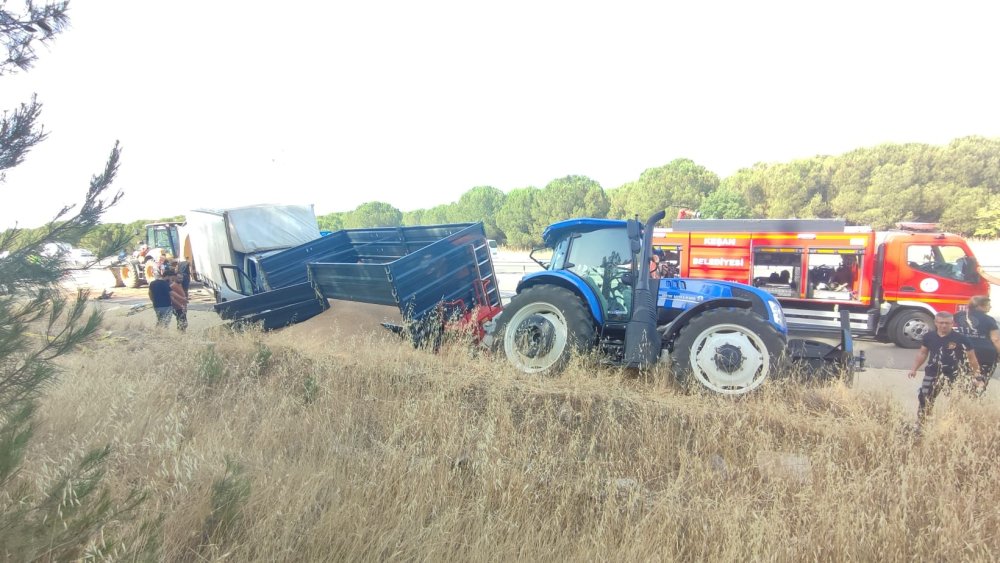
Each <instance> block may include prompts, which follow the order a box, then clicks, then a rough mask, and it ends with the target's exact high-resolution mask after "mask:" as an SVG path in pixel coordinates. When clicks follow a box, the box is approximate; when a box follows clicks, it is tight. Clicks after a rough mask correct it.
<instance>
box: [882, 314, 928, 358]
mask: <svg viewBox="0 0 1000 563" xmlns="http://www.w3.org/2000/svg"><path fill="white" fill-rule="evenodd" d="M933 327H934V317H932V316H931V315H930V313H928V312H926V311H921V310H919V309H906V310H903V311H900V312H899V313H897V314H896V316H895V317H893V318H892V320H891V321H889V326H888V327H887V332H888V333H889V338H890V339H892V341H893V342H895V343H896V346H899V347H900V348H909V349H911V350H912V349H914V348H920V345H921V344H923V341H924V335H925V334H927V333H928V332H929V331H930V330H931V329H932V328H933Z"/></svg>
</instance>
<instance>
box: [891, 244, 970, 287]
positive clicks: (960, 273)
mask: <svg viewBox="0 0 1000 563" xmlns="http://www.w3.org/2000/svg"><path fill="white" fill-rule="evenodd" d="M906 262H907V265H908V266H909V267H911V268H913V269H914V270H919V271H921V272H926V273H928V274H934V275H937V276H941V277H943V278H951V279H953V280H959V281H970V282H978V281H979V276H978V274H977V273H976V272H975V270H974V269H973V268H970V265H971V264H972V262H971V261H970V258H969V256H968V255H967V254H966V253H965V249H963V248H961V247H959V246H931V245H926V244H913V245H910V246H909V247H907V249H906Z"/></svg>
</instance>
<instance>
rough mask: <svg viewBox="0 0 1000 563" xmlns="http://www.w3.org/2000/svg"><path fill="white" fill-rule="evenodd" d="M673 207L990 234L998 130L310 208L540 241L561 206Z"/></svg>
mask: <svg viewBox="0 0 1000 563" xmlns="http://www.w3.org/2000/svg"><path fill="white" fill-rule="evenodd" d="M680 208H690V209H697V210H699V211H700V212H701V214H702V217H706V218H719V219H741V218H761V219H763V218H791V217H797V218H833V217H840V218H844V219H846V220H847V221H848V222H849V223H850V224H854V225H871V226H872V227H874V228H876V229H880V230H881V229H889V228H892V227H893V226H894V225H895V224H896V223H899V222H904V221H919V222H930V223H939V224H940V225H941V228H942V229H945V230H948V231H951V232H955V233H959V234H962V235H965V236H976V237H987V238H996V237H997V236H1000V139H994V138H984V137H964V138H960V139H956V140H954V141H952V142H951V143H949V144H948V145H945V146H935V145H927V144H919V143H909V144H883V145H878V146H875V147H870V148H860V149H856V150H853V151H851V152H848V153H845V154H842V155H840V156H815V157H813V158H808V159H801V160H793V161H791V162H786V163H758V164H755V165H754V166H752V167H750V168H744V169H741V170H739V171H737V172H736V173H734V174H733V175H731V176H729V177H727V178H725V179H720V178H719V176H718V175H717V174H716V173H714V172H712V171H710V170H708V169H707V168H705V167H704V166H701V165H699V164H697V163H695V162H693V161H691V160H689V159H683V158H682V159H677V160H674V161H672V162H670V163H668V164H666V165H664V166H660V167H657V168H650V169H648V170H646V171H644V172H643V173H642V174H640V176H639V178H638V179H636V180H635V181H632V182H629V183H626V184H624V185H622V186H619V187H617V188H613V189H608V190H605V189H604V188H603V187H602V186H601V185H600V184H599V183H598V182H596V181H594V180H592V179H590V178H588V177H586V176H566V177H564V178H558V179H556V180H553V181H551V182H549V183H548V184H547V185H546V186H545V187H543V188H537V187H525V188H518V189H514V190H511V191H509V192H507V193H504V192H503V191H501V190H499V189H497V188H495V187H492V186H477V187H474V188H472V189H470V190H469V191H467V192H465V193H464V194H462V196H461V197H460V198H459V199H458V201H456V202H453V203H449V204H442V205H437V206H435V207H431V208H429V209H417V210H414V211H407V212H402V211H400V210H399V209H397V208H395V207H393V206H392V205H391V204H389V203H385V202H378V201H374V202H369V203H365V204H362V205H360V206H358V207H357V208H356V209H354V210H353V211H347V212H341V213H330V214H327V215H322V216H320V217H319V221H320V225H321V227H322V228H324V229H329V230H336V229H341V228H354V227H372V226H401V225H402V226H409V225H430V224H436V223H459V222H467V221H482V222H483V223H484V225H485V227H486V233H487V236H488V237H490V238H494V239H497V240H498V241H501V242H504V243H506V244H508V245H511V246H517V247H530V246H534V245H537V244H539V243H540V242H541V233H542V230H543V229H544V228H545V226H546V225H549V224H551V223H554V222H556V221H560V220H563V219H567V218H571V217H598V218H604V217H607V218H617V219H622V218H628V217H634V216H639V217H640V218H643V219H644V218H646V217H648V216H650V215H652V214H653V213H655V212H656V211H658V210H660V209H667V211H668V213H667V217H668V221H669V219H670V218H671V217H675V216H676V212H677V211H678V210H679V209H680Z"/></svg>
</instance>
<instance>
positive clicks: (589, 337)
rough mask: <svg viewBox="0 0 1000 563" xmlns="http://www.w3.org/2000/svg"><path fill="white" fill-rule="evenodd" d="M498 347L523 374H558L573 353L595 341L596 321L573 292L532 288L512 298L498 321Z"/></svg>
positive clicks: (585, 348) (542, 287) (581, 350)
mask: <svg viewBox="0 0 1000 563" xmlns="http://www.w3.org/2000/svg"><path fill="white" fill-rule="evenodd" d="M495 333H496V334H497V336H498V338H497V341H496V342H497V346H498V347H499V348H500V349H501V350H503V354H504V355H505V356H506V357H507V360H508V361H509V362H510V363H511V364H512V365H513V366H514V367H516V368H517V369H518V370H519V371H521V372H523V373H531V374H540V375H556V374H558V373H559V372H561V371H562V370H563V369H565V367H566V364H568V363H569V360H570V357H571V356H572V355H573V353H581V352H586V351H588V350H589V349H590V348H591V346H592V345H593V343H594V339H595V332H594V320H593V319H592V318H591V315H590V312H589V311H588V310H587V308H586V307H585V306H584V304H583V303H582V302H581V301H580V298H579V297H577V296H576V294H574V293H573V292H571V291H569V290H567V289H563V288H561V287H555V286H549V285H539V286H535V287H529V288H528V289H525V290H524V291H522V292H521V293H519V294H517V295H516V296H514V298H513V299H511V301H510V304H509V305H507V306H506V307H504V310H503V313H502V314H501V315H500V318H499V320H498V323H497V328H496V331H495Z"/></svg>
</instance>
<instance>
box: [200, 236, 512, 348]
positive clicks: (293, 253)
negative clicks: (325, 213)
mask: <svg viewBox="0 0 1000 563" xmlns="http://www.w3.org/2000/svg"><path fill="white" fill-rule="evenodd" d="M253 264H254V272H255V274H254V277H253V279H251V277H250V276H248V275H247V276H244V278H243V279H245V280H247V281H248V283H247V284H246V285H245V286H244V289H245V293H244V296H242V297H240V298H237V299H230V300H227V301H224V302H220V303H218V304H217V305H216V306H215V310H216V312H218V313H219V315H220V316H222V317H223V318H224V319H227V320H231V321H235V322H241V323H260V324H262V325H263V327H264V329H266V330H267V329H273V328H279V327H282V326H286V325H288V324H291V323H294V322H301V321H303V320H306V319H308V318H311V317H313V316H315V315H317V314H319V313H321V312H323V311H324V310H326V309H327V308H328V307H329V302H328V300H329V299H340V300H348V301H358V302H363V303H372V304H377V305H391V306H395V307H397V308H398V309H399V311H400V313H401V315H402V317H403V319H405V320H406V321H407V328H408V329H410V330H411V331H413V334H412V335H413V336H414V337H415V338H416V340H417V341H420V340H421V339H423V338H424V337H426V336H427V335H428V334H430V333H431V332H432V331H431V330H430V327H434V326H439V325H440V322H439V321H441V320H442V319H457V320H459V321H465V322H470V323H473V324H475V326H476V327H478V326H481V324H482V322H485V320H488V319H489V318H492V317H493V316H494V315H495V314H496V313H497V312H498V311H499V310H500V307H501V303H500V292H499V288H498V287H497V282H496V274H495V272H494V269H493V262H492V260H491V256H490V249H489V246H488V244H487V239H486V234H485V232H484V230H483V226H482V224H481V223H474V224H473V223H460V224H453V225H431V226H417V227H386V228H371V229H345V230H341V231H337V232H334V233H332V234H330V235H328V236H324V237H320V238H316V239H314V240H311V241H309V242H306V243H304V244H301V245H298V246H295V247H293V248H288V249H285V250H282V251H280V252H275V253H272V254H268V255H266V256H259V257H257V258H255V259H254V261H253ZM392 328H394V329H396V330H402V327H392Z"/></svg>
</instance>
